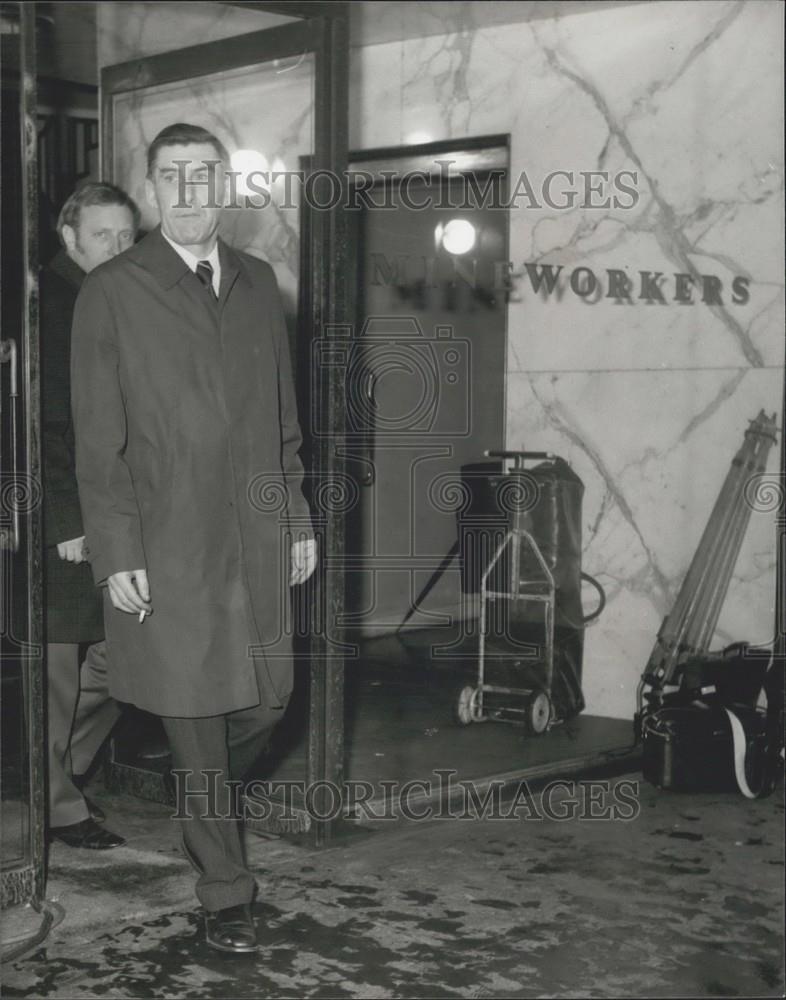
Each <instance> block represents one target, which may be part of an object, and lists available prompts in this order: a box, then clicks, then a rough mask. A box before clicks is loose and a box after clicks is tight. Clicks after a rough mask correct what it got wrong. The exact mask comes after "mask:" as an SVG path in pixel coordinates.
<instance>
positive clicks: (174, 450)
mask: <svg viewBox="0 0 786 1000" xmlns="http://www.w3.org/2000/svg"><path fill="white" fill-rule="evenodd" d="M219 253H220V261H221V290H220V297H219V300H218V302H217V303H216V302H215V301H214V300H213V299H212V297H211V296H210V294H209V293H208V291H207V290H206V289H205V288H203V287H202V285H201V284H200V282H199V280H198V279H197V277H196V276H195V275H194V274H193V273H192V272H191V271H190V270H189V269H188V267H187V266H186V264H185V263H184V262H183V261H182V259H181V258H180V257H179V256H178V254H177V253H175V251H174V250H173V249H172V247H171V246H170V245H169V244H168V243H167V242H166V240H165V239H164V238H163V236H162V235H161V232H160V230H159V229H156V230H154V231H153V232H152V233H150V234H149V235H148V236H146V237H145V238H144V239H143V240H141V241H140V242H139V243H137V244H136V245H135V246H134V247H132V248H131V249H130V250H127V251H126V252H125V253H123V254H121V255H120V256H118V257H115V258H114V259H113V260H111V261H109V262H107V263H106V264H103V265H102V266H101V267H98V268H97V269H96V270H95V271H93V272H92V273H91V274H90V275H88V277H87V279H86V280H85V282H84V285H83V287H82V291H81V293H80V295H79V299H78V301H77V305H76V311H75V315H74V328H73V337H72V341H73V348H72V379H73V383H72V384H73V412H74V423H75V429H76V444H77V478H78V480H79V493H80V498H81V503H82V511H83V514H84V521H85V529H86V535H87V541H88V545H89V547H90V553H91V563H92V566H93V572H94V575H95V579H96V582H97V583H100V582H101V581H103V580H105V579H106V578H107V577H109V576H110V575H111V574H113V573H116V572H118V571H120V570H134V569H140V568H145V569H147V572H148V577H149V581H150V587H151V600H152V604H153V608H154V611H153V614H152V615H151V616H150V617H148V618H147V619H145V621H144V622H143V623H141V624H140V623H139V621H138V619H137V617H136V616H133V615H129V614H126V613H124V612H121V611H117V610H115V609H114V608H113V607H112V605H111V603H110V602H109V600H108V599H107V600H106V601H105V621H106V633H107V643H108V646H109V660H110V675H109V681H110V692H111V693H112V694H113V695H114V696H115V697H116V698H118V699H120V700H122V701H129V702H132V703H133V704H135V705H138V706H139V707H140V708H143V709H146V710H148V711H152V712H155V713H157V714H158V715H173V716H181V717H195V716H203V715H218V714H222V713H225V712H231V711H235V710H238V709H242V708H247V707H251V706H252V705H256V704H258V703H259V702H260V700H263V701H264V702H265V703H267V704H270V705H276V704H282V703H283V702H284V700H285V698H286V697H287V695H288V694H289V692H290V691H291V687H292V663H291V641H290V637H289V635H288V629H287V627H286V622H285V609H286V608H287V606H288V601H289V589H288V582H287V581H288V573H289V546H288V543H287V537H286V534H287V529H288V528H289V527H290V526H291V527H293V528H295V529H302V530H303V531H305V532H307V533H310V520H309V516H308V508H307V506H306V503H305V500H304V498H303V495H302V492H301V484H302V478H303V467H302V465H301V462H300V459H299V457H298V449H299V448H300V444H301V435H300V429H299V426H298V421H297V412H296V406H295V396H294V389H293V384H292V376H291V369H290V360H289V351H288V344H287V337H286V328H285V324H284V317H283V312H282V308H281V303H280V298H279V293H278V288H277V285H276V280H275V276H274V274H273V271H272V269H271V267H270V266H269V265H268V264H265V263H263V262H262V261H259V260H256V259H255V258H253V257H250V256H248V255H247V254H244V253H238V252H236V251H234V250H232V249H230V248H229V247H228V246H226V245H225V244H223V243H220V244H219Z"/></svg>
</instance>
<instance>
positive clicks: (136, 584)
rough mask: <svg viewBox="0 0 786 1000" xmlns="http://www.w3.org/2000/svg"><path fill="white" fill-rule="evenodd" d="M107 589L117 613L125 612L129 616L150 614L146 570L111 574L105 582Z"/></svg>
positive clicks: (150, 605)
mask: <svg viewBox="0 0 786 1000" xmlns="http://www.w3.org/2000/svg"><path fill="white" fill-rule="evenodd" d="M107 587H108V588H109V596H110V597H111V599H112V604H114V606H115V607H116V608H117V610H118V611H127V612H128V614H130V615H138V614H139V612H140V611H146V612H147V613H148V614H150V613H151V612H152V610H153V606H152V604H151V603H150V587H149V585H148V582H147V571H146V570H144V569H130V570H123V571H122V572H120V573H113V574H112V575H111V576H110V577H109V579H108V580H107Z"/></svg>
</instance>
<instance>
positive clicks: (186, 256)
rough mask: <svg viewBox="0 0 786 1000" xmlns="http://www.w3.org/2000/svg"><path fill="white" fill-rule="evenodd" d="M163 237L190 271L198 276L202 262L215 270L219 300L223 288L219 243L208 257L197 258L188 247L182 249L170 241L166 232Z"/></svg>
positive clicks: (214, 287) (214, 280) (216, 290)
mask: <svg viewBox="0 0 786 1000" xmlns="http://www.w3.org/2000/svg"><path fill="white" fill-rule="evenodd" d="M161 235H162V236H163V237H164V239H165V240H166V241H167V243H168V244H169V245H170V246H171V247H172V249H173V250H174V251H175V253H176V254H178V255H179V256H180V257H181V258H182V259H183V260H184V261H185V263H186V264H187V265H188V267H189V270H191V271H193V272H194V274H196V269H197V264H198V263H199V262H200V261H203V260H206V261H207V262H208V264H210V266H211V267H212V268H213V291H214V292H215V293H216V298H218V290H219V288H220V287H221V263H220V261H219V259H218V243H216V245H215V246H214V247H213V249H212V250H211V251H210V253H209V254H208V255H207V257H195V256H194V254H192V253H191V251H190V250H188V249H187V248H186V247H182V246H181V245H180V244H179V243H175V242H174V240H170V238H169V237H168V236H167V234H166V233H165V232H164V230H163V229H162V230H161Z"/></svg>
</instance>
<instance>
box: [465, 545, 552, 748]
mask: <svg viewBox="0 0 786 1000" xmlns="http://www.w3.org/2000/svg"><path fill="white" fill-rule="evenodd" d="M507 549H510V553H511V558H510V569H509V572H508V574H507V576H508V590H495V589H492V588H490V587H489V580H490V579H492V574H493V573H494V570H495V567H496V566H497V565H498V564H499V563H500V561H501V560H502V558H503V555H504V553H505V551H506V550H507ZM527 551H529V552H530V553H531V554H532V556H534V560H535V564H536V565H537V566H538V567H539V569H540V574H541V575H540V578H536V579H525V578H523V577H522V570H523V568H524V565H523V559H522V556H523V554H524V553H525V552H527ZM498 575H499V574H498ZM529 588H533V589H529ZM498 600H507V601H510V602H512V606H513V607H514V608H515V607H516V605H517V603H518V604H520V603H523V602H525V601H537V602H540V603H542V604H543V606H544V615H543V617H544V633H545V634H544V639H543V647H542V648H543V656H542V658H541V661H540V671H539V672H540V674H541V677H540V678H538V679H537V680H536V681H535V682H534V683H533V682H532V681H530V682H529V683H524V684H522V686H520V687H519V686H515V687H514V686H508V685H501V684H493V683H489V682H488V679H487V676H488V674H490V671H487V664H486V656H487V646H488V642H487V631H488V623H489V605H490V604H491V603H492V602H495V601H498ZM554 609H555V586H554V577H553V576H552V574H551V571H550V570H549V567H548V566H547V564H546V561H545V560H544V558H543V555H542V554H541V551H540V549H539V548H538V545H537V543H536V542H535V539H534V538H533V537H532V535H531V534H530V533H529V532H528V531H526V530H524V529H523V528H521V527H518V526H517V527H513V528H511V529H509V530H508V531H507V533H506V534H505V537H504V539H503V540H502V542H501V544H500V545H499V546H498V547H497V550H496V552H495V554H494V557H493V558H492V560H491V562H490V563H489V565H488V566H487V567H486V570H485V572H484V573H483V576H482V578H481V588H480V635H479V640H478V671H477V683H475V684H463V685H462V686H461V688H460V689H459V691H458V697H457V700H456V704H455V707H454V715H455V718H456V721H457V722H458V723H459V724H461V725H465V726H466V725H469V724H470V723H472V722H485V721H487V720H489V719H493V720H495V721H498V722H511V723H518V724H519V725H521V724H523V725H525V726H526V727H527V729H528V730H529V731H530V732H531V733H532V734H534V735H537V734H540V733H544V732H546V731H547V730H548V729H550V728H551V727H552V726H553V725H555V724H556V723H557V722H558V721H560V720H558V719H557V718H556V717H555V715H554V708H553V702H552V682H553V677H554ZM505 659H506V661H510V663H511V665H512V666H513V667H514V668H516V669H519V668H521V670H522V673H523V672H524V671H527V672H528V674H529V677H530V678H532V677H533V676H534V675H535V674H536V673H537V671H536V670H535V669H534V666H533V664H532V660H531V659H529V658H526V657H525V658H522V656H521V654H520V652H519V653H518V654H516V652H515V650H514V648H511V649H510V651H509V652H508V654H507V655H506V657H505ZM538 681H539V682H538ZM489 695H490V696H492V697H491V698H489V697H488V696H489ZM500 695H502V696H503V700H502V701H501V702H500V700H499V698H498V696H500ZM490 702H493V704H489V703H490Z"/></svg>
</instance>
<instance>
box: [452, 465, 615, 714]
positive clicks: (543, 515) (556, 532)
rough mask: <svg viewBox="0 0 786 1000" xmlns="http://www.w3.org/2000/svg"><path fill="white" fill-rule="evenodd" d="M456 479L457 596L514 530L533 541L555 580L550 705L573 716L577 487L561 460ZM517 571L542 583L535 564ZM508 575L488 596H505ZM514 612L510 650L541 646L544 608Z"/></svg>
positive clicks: (475, 469)
mask: <svg viewBox="0 0 786 1000" xmlns="http://www.w3.org/2000/svg"><path fill="white" fill-rule="evenodd" d="M461 473H462V483H463V485H464V490H465V495H466V498H467V503H466V504H465V506H464V508H463V509H462V510H461V511H460V512H459V515H458V531H459V547H460V551H461V556H462V559H461V571H462V587H463V589H464V592H465V593H479V592H480V587H481V578H482V575H483V572H484V570H485V569H486V567H487V566H488V564H489V562H490V561H491V559H492V558H493V555H494V552H495V551H496V549H497V547H498V546H499V545H500V544H501V542H502V540H503V539H504V537H505V533H506V532H507V531H509V530H510V529H511V528H521V529H523V530H525V531H527V532H528V533H529V534H530V535H532V537H533V539H534V540H535V542H536V544H537V546H538V548H539V550H540V552H541V555H542V556H543V559H544V561H545V563H546V565H547V566H548V568H549V571H550V572H551V574H552V576H553V578H554V585H555V591H556V593H555V602H556V608H555V617H554V621H555V643H554V681H553V688H552V699H553V702H554V707H555V710H556V713H557V715H558V716H559V717H560V718H562V719H567V718H570V717H571V716H574V715H577V714H578V713H579V712H580V711H581V710H582V709H583V708H584V696H583V693H582V689H581V675H582V656H583V648H584V624H585V618H584V612H583V609H582V604H581V579H582V572H581V505H582V499H583V495H584V485H583V483H582V482H581V479H579V477H578V476H577V475H576V473H575V472H574V471H573V470H572V469H571V468H570V466H569V465H568V464H567V462H565V461H564V460H563V459H561V458H555V459H553V460H550V461H547V462H542V463H541V464H539V465H536V466H534V467H533V468H532V469H512V470H510V471H509V472H504V471H503V465H502V462H501V461H499V462H482V463H477V464H472V465H465V466H463V467H462V470H461ZM522 566H523V569H524V572H525V574H526V575H527V576H528V578H538V577H542V575H543V574H542V570H541V569H540V567H539V566H538V564H537V561H536V560H535V559H532V558H530V559H526V558H525V559H524V560H522ZM508 573H509V565H508V564H507V561H506V560H502V561H501V563H500V564H499V566H498V570H497V572H496V574H495V579H494V580H493V581H491V582H492V584H493V586H494V589H499V590H507V582H506V581H507V580H508V579H509V577H508ZM596 586H598V588H599V585H596ZM601 593H602V592H601ZM516 604H517V608H516V611H515V614H514V615H511V619H510V621H511V638H512V639H513V640H514V643H527V642H531V641H538V639H539V636H540V641H542V628H543V605H542V604H539V603H537V602H534V601H533V602H529V601H527V602H516ZM597 613H599V612H596V614H597ZM592 617H595V615H593V616H592ZM538 630H540V633H539V632H538Z"/></svg>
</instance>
